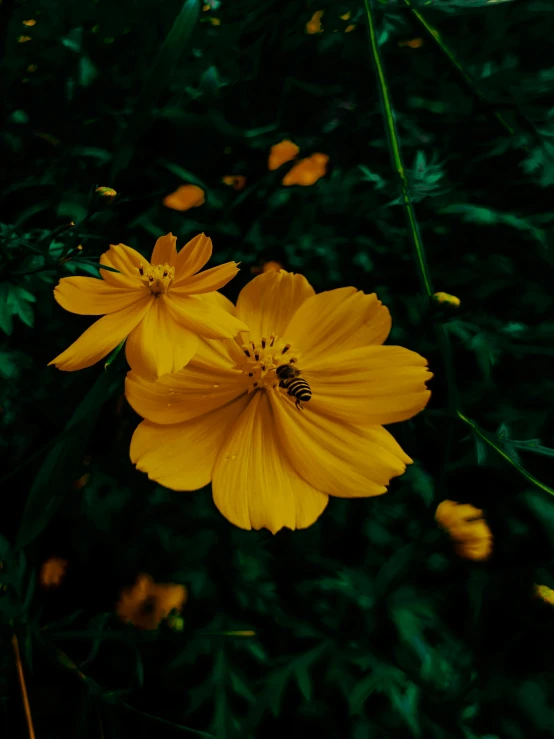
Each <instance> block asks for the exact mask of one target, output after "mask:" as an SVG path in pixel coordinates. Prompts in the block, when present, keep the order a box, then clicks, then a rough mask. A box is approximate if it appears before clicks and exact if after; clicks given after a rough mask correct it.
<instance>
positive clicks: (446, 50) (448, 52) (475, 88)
mask: <svg viewBox="0 0 554 739" xmlns="http://www.w3.org/2000/svg"><path fill="white" fill-rule="evenodd" d="M404 3H405V4H406V5H407V6H408V8H409V9H410V10H411V11H412V13H413V14H414V15H415V17H416V18H417V20H418V21H419V22H420V23H421V25H422V26H423V28H425V30H426V31H427V33H428V34H429V35H430V36H431V37H432V38H433V39H434V40H435V42H436V44H437V45H438V47H439V49H440V50H441V51H442V52H443V54H444V55H445V56H446V57H447V59H448V60H449V61H450V63H451V64H452V65H453V66H454V67H455V69H456V70H457V71H458V72H459V73H460V75H461V76H462V78H463V79H464V81H465V83H466V84H467V85H468V87H469V88H470V90H471V91H472V92H473V94H474V95H475V96H476V97H477V98H479V100H481V102H483V103H485V104H486V106H487V107H488V108H490V110H491V111H492V113H493V115H494V117H495V118H496V120H497V121H498V122H499V123H500V125H501V126H502V127H503V128H504V129H505V130H506V131H507V132H508V133H509V134H510V135H511V136H513V135H515V134H516V133H517V131H516V130H515V129H514V128H513V126H511V125H510V124H509V123H508V121H507V120H506V119H505V118H504V116H503V115H502V113H499V112H498V111H497V110H495V108H494V107H493V105H492V103H491V102H490V100H489V99H488V97H487V96H486V94H485V93H484V92H483V90H482V89H481V88H480V87H479V85H478V84H477V83H476V82H475V80H474V79H473V78H472V77H471V76H470V75H469V74H468V73H467V72H466V70H465V69H464V67H463V65H462V64H461V62H460V61H459V59H458V58H457V56H456V55H455V54H454V52H453V51H452V49H451V48H450V47H449V46H447V44H445V42H444V41H443V40H442V38H441V35H440V33H439V31H437V29H436V28H435V27H434V26H432V25H431V24H430V23H429V21H428V20H427V19H426V18H425V17H424V16H423V15H422V13H421V12H420V11H419V10H418V9H417V8H414V7H412V2H411V0H404ZM520 115H521V114H520ZM526 123H527V125H529V123H528V122H527V121H526ZM521 148H522V149H523V150H524V151H526V152H527V153H529V147H528V146H525V145H522V147H521Z"/></svg>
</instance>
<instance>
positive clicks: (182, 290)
mask: <svg viewBox="0 0 554 739" xmlns="http://www.w3.org/2000/svg"><path fill="white" fill-rule="evenodd" d="M238 271H239V268H238V267H237V263H236V262H227V263H226V264H220V265H219V266H217V267H212V268H211V269H207V270H205V271H204V272H198V274H196V275H191V276H190V277H183V278H181V279H180V280H179V284H178V285H175V284H173V285H172V287H171V292H172V293H173V294H174V295H179V296H183V297H184V296H185V295H197V294H199V293H211V292H214V290H219V288H220V287H223V285H226V284H227V283H228V282H229V281H230V280H232V279H233V277H235V275H237V274H238Z"/></svg>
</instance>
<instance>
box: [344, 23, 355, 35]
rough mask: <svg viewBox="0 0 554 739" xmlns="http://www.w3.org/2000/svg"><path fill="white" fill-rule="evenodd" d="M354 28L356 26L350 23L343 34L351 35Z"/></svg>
mask: <svg viewBox="0 0 554 739" xmlns="http://www.w3.org/2000/svg"><path fill="white" fill-rule="evenodd" d="M355 28H356V24H355V23H351V24H350V25H349V26H346V28H345V29H344V32H345V33H351V32H352V31H353V30H354V29H355Z"/></svg>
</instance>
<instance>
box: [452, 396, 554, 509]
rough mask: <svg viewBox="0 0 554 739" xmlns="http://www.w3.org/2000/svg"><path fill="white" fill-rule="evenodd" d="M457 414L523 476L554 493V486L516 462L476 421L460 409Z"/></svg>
mask: <svg viewBox="0 0 554 739" xmlns="http://www.w3.org/2000/svg"><path fill="white" fill-rule="evenodd" d="M457 415H458V418H460V419H461V420H462V421H463V422H464V423H467V425H468V426H469V427H470V428H471V430H472V431H473V433H474V434H476V436H478V437H479V438H480V439H482V441H484V442H485V444H488V445H489V446H490V447H492V448H493V449H494V450H495V451H496V452H497V453H498V454H500V456H501V457H503V458H504V459H505V460H506V461H507V462H509V463H510V464H511V465H512V467H515V469H516V470H517V471H518V472H519V473H520V475H523V477H525V479H526V480H528V481H529V482H530V483H532V484H533V485H536V486H537V487H538V488H540V489H541V490H544V491H545V492H546V493H549V495H554V490H552V488H549V487H548V485H545V484H544V482H541V481H540V480H537V478H536V477H534V476H533V475H532V474H531V473H530V472H527V470H526V469H524V468H523V467H521V466H520V465H519V464H518V463H517V462H515V461H514V460H513V459H512V458H511V457H510V456H509V455H508V454H507V453H506V452H505V451H504V449H502V447H500V446H498V445H497V444H495V443H494V441H493V440H492V439H491V438H490V437H489V436H488V435H487V434H484V433H483V431H482V430H481V429H480V428H479V426H478V425H477V424H476V423H475V421H472V420H471V419H470V418H467V416H464V414H463V413H462V412H461V411H458V413H457Z"/></svg>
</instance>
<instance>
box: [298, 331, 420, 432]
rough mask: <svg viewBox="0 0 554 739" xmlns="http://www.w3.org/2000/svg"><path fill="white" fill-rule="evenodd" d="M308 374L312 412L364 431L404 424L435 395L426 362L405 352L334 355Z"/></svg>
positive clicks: (380, 349) (379, 349)
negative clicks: (364, 428) (371, 427)
mask: <svg viewBox="0 0 554 739" xmlns="http://www.w3.org/2000/svg"><path fill="white" fill-rule="evenodd" d="M316 366H317V369H310V370H309V371H306V372H303V374H302V376H303V377H305V379H306V380H307V382H309V383H310V386H311V388H312V393H313V395H312V399H311V400H310V406H309V407H310V409H311V410H312V411H314V412H317V413H322V414H323V415H326V416H330V417H334V418H342V419H344V420H345V421H348V422H350V423H355V424H362V425H364V426H365V425H371V426H373V425H375V426H380V425H384V424H388V423H396V422H397V421H405V420H407V419H408V418H412V416H415V415H416V413H419V411H421V410H422V409H423V408H424V407H425V406H426V405H427V402H428V400H429V397H430V395H431V393H430V391H429V390H427V388H426V387H425V382H426V381H427V380H430V379H431V377H433V375H432V373H431V372H429V370H428V369H427V360H426V359H425V358H424V357H422V356H420V355H419V354H416V352H412V351H410V350H409V349H404V348H403V347H401V346H368V347H361V348H358V349H351V350H349V351H346V352H343V353H341V354H336V355H330V356H329V357H328V358H325V359H322V360H320V362H319V363H318V364H317V365H316Z"/></svg>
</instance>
